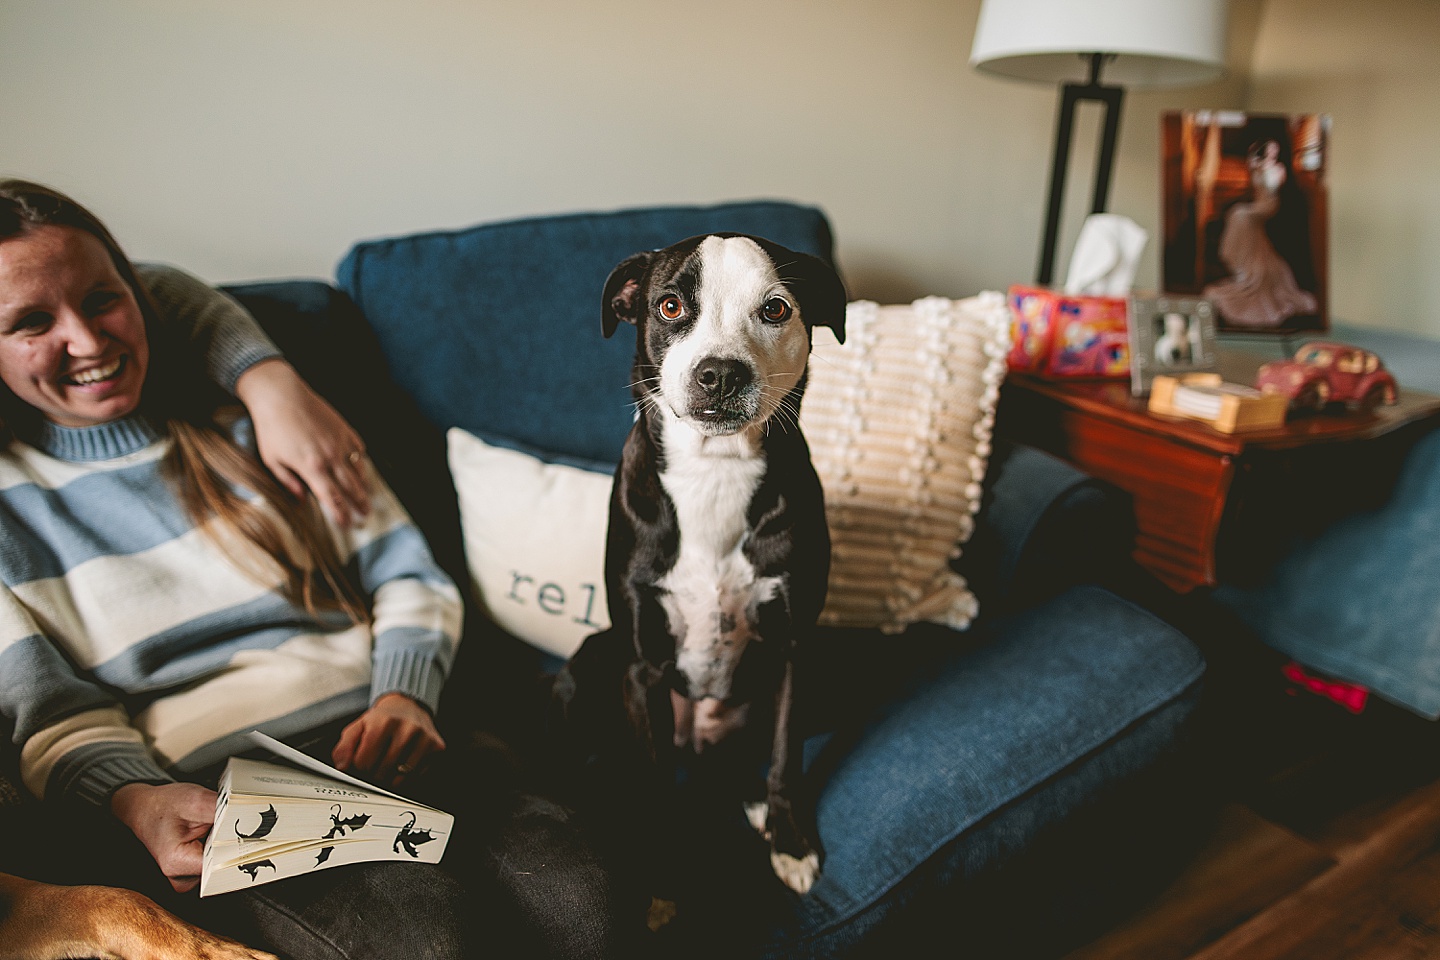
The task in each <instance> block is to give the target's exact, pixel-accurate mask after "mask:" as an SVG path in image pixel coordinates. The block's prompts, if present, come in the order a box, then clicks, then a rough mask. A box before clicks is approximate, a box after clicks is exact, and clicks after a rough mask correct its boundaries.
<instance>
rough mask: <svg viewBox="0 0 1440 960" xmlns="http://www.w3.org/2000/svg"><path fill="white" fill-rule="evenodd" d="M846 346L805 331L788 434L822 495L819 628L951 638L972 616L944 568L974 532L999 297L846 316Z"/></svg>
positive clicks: (996, 362)
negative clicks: (825, 537) (803, 364)
mask: <svg viewBox="0 0 1440 960" xmlns="http://www.w3.org/2000/svg"><path fill="white" fill-rule="evenodd" d="M845 334H846V339H845V344H844V345H843V346H841V345H839V344H837V343H836V342H835V340H834V337H833V336H832V335H831V334H830V331H829V330H828V329H826V328H824V327H819V328H816V330H815V346H814V350H813V352H812V353H811V356H810V386H809V389H808V390H807V391H806V394H805V400H804V403H803V405H802V406H801V408H800V422H801V425H802V426H803V427H804V429H805V438H806V440H807V441H809V444H810V452H811V457H812V459H813V460H814V462H815V469H816V471H817V472H818V473H819V474H820V481H821V483H822V484H823V485H824V488H825V510H826V516H827V518H828V520H829V522H830V538H831V562H830V590H829V594H828V596H827V599H826V602H825V610H824V612H823V613H822V614H821V616H820V622H821V623H823V624H826V625H832V626H845V627H879V628H880V629H881V630H883V631H885V632H887V633H898V632H899V631H901V630H904V629H905V627H906V626H907V625H908V624H910V623H914V622H916V621H921V620H930V621H935V622H938V623H943V624H946V625H948V626H951V627H954V628H956V629H962V628H964V627H966V626H968V625H969V624H970V621H971V620H972V619H974V617H975V614H976V613H977V611H978V605H977V603H976V600H975V596H974V594H972V593H971V592H970V590H969V588H968V587H967V586H966V584H965V580H964V578H963V577H961V576H960V575H959V574H956V573H955V572H954V571H952V570H951V569H950V561H951V560H953V559H955V558H956V557H958V556H959V555H960V545H961V544H963V543H964V542H965V541H966V540H968V539H969V537H970V534H971V532H972V530H973V529H974V519H973V518H974V515H975V512H976V511H977V510H978V509H979V507H980V494H981V483H982V482H983V481H984V479H985V468H986V465H987V463H988V460H989V456H990V436H991V429H992V427H993V425H994V422H995V403H996V400H997V399H998V397H999V391H1000V383H1001V381H1002V380H1003V378H1004V376H1005V355H1006V353H1007V352H1008V350H1009V343H1010V317H1009V313H1008V311H1007V309H1006V306H1005V298H1004V296H1003V295H1002V294H1000V293H997V292H987V293H982V294H980V295H979V296H976V297H970V298H968V299H965V300H947V299H944V298H941V297H928V298H926V299H924V300H917V301H915V302H914V303H913V304H910V305H908V306H903V305H902V306H884V307H882V306H879V305H877V304H875V303H871V302H868V301H859V302H855V303H852V304H850V306H849V309H848V311H847V313H846V317H845Z"/></svg>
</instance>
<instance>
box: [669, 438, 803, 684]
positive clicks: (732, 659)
mask: <svg viewBox="0 0 1440 960" xmlns="http://www.w3.org/2000/svg"><path fill="white" fill-rule="evenodd" d="M764 472H765V460H764V458H762V457H759V456H720V457H711V456H703V455H699V456H680V457H675V458H673V459H672V461H671V463H670V464H669V465H668V466H667V468H666V470H665V471H664V472H663V473H661V474H660V481H661V483H662V484H663V485H664V487H665V492H666V493H668V494H669V495H670V499H671V501H672V502H673V503H674V504H675V511H676V514H677V518H676V519H677V520H678V521H679V528H680V550H679V553H678V555H677V556H676V559H675V565H674V566H673V567H671V568H670V571H669V572H668V573H667V574H666V575H665V576H664V577H662V578H661V580H660V582H659V584H658V586H659V587H660V589H661V591H662V592H661V598H660V602H661V605H662V606H663V607H664V609H665V613H666V616H667V617H668V618H669V621H670V632H671V634H672V635H673V636H674V637H675V639H676V651H675V654H676V667H677V668H678V669H679V670H680V672H681V673H682V674H683V675H684V676H685V679H686V681H687V682H688V684H689V686H690V691H689V693H690V697H691V698H692V699H695V700H699V699H703V698H705V697H716V698H719V699H722V700H723V699H725V698H727V697H729V695H730V687H731V680H732V678H733V675H734V672H735V666H736V664H738V663H739V660H740V655H741V654H743V653H744V652H745V647H746V646H747V645H748V644H749V642H750V640H751V639H752V638H753V637H755V636H756V630H755V626H756V611H757V610H758V609H759V607H760V605H761V604H763V603H765V602H766V601H767V600H770V599H772V598H773V597H774V596H776V594H777V593H778V591H779V589H780V585H781V584H780V578H779V577H757V576H756V574H755V568H754V566H753V565H751V563H750V561H749V560H748V559H747V558H746V557H745V552H744V547H745V542H746V539H747V538H748V536H749V524H748V520H747V513H748V510H749V506H750V499H751V497H752V496H753V495H754V492H755V488H756V486H758V485H759V483H760V478H761V476H762V475H763V474H764Z"/></svg>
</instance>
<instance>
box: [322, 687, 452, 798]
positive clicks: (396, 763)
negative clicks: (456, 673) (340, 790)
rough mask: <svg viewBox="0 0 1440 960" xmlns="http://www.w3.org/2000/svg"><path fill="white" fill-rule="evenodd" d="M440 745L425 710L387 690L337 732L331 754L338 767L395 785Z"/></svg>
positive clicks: (440, 748) (438, 748)
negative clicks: (337, 740) (337, 735)
mask: <svg viewBox="0 0 1440 960" xmlns="http://www.w3.org/2000/svg"><path fill="white" fill-rule="evenodd" d="M444 749H445V741H444V740H443V739H441V737H440V732H439V731H438V730H436V729H435V718H434V717H432V716H430V711H429V710H426V709H425V708H424V707H422V706H420V704H418V703H416V702H415V701H414V700H412V699H411V698H410V697H407V696H405V694H403V693H387V694H385V695H384V696H382V697H381V698H380V699H378V700H376V701H375V703H374V705H373V706H371V707H370V709H369V710H366V711H365V712H364V713H362V714H361V715H360V716H359V717H357V718H356V719H355V721H354V722H353V723H351V724H350V725H349V726H347V727H346V728H345V729H344V730H342V731H341V732H340V740H339V742H338V743H336V744H335V750H334V752H333V754H332V755H331V758H332V759H333V760H334V761H335V766H336V767H338V768H339V769H341V770H347V771H350V772H352V773H356V774H359V775H361V776H364V777H368V778H369V779H370V780H372V781H373V782H374V783H377V784H379V785H380V786H386V787H397V786H399V785H400V783H401V782H402V781H403V780H404V779H405V778H406V777H407V776H410V775H412V774H414V773H415V772H416V771H418V770H419V769H420V766H421V764H423V763H424V762H425V759H426V758H427V757H429V756H430V755H431V754H432V753H439V752H440V751H441V750H444Z"/></svg>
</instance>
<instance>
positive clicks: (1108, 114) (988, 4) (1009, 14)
mask: <svg viewBox="0 0 1440 960" xmlns="http://www.w3.org/2000/svg"><path fill="white" fill-rule="evenodd" d="M1224 62H1225V0H984V3H983V5H982V6H981V8H980V19H979V21H978V23H977V24H976V26H975V43H974V45H973V46H972V48H971V50H970V64H971V65H972V66H974V67H976V68H977V69H979V70H983V71H985V72H987V73H993V74H996V75H998V76H1002V77H1010V78H1012V79H1017V80H1033V81H1039V82H1042V83H1060V84H1063V85H1062V86H1061V88H1060V105H1059V110H1058V116H1057V118H1056V125H1055V155H1054V159H1053V160H1052V161H1051V165H1050V195H1049V199H1048V200H1047V202H1046V214H1045V239H1044V242H1043V243H1042V245H1041V247H1040V268H1039V270H1038V272H1037V277H1036V280H1037V282H1038V283H1040V284H1042V285H1044V284H1049V283H1050V281H1051V279H1052V277H1053V275H1054V271H1055V244H1056V241H1057V239H1058V235H1059V231H1060V206H1061V200H1062V199H1063V196H1064V193H1065V168H1066V165H1067V164H1068V162H1069V158H1070V140H1071V132H1072V128H1073V125H1074V121H1075V107H1076V105H1077V104H1078V103H1079V102H1080V101H1081V100H1096V101H1099V102H1101V103H1103V104H1105V129H1104V133H1103V134H1102V136H1101V139H1100V155H1099V160H1098V162H1097V164H1096V170H1095V193H1094V198H1093V201H1092V203H1091V212H1092V213H1103V212H1104V211H1105V203H1106V200H1107V198H1108V195H1109V193H1110V174H1111V167H1112V164H1113V162H1114V159H1115V142H1116V140H1117V138H1118V136H1119V133H1120V106H1121V102H1122V99H1123V97H1124V87H1127V86H1128V87H1137V88H1143V87H1172V86H1186V85H1189V84H1197V83H1205V82H1206V81H1209V80H1213V79H1215V78H1216V77H1218V76H1219V75H1220V73H1221V70H1222V69H1223V67H1224ZM1102 71H1103V72H1104V73H1105V74H1106V79H1108V80H1110V81H1111V84H1115V85H1110V84H1104V83H1101V81H1100V76H1101V72H1102ZM1082 78H1083V79H1084V82H1083V83H1081V82H1079V81H1080V80H1081V79H1082Z"/></svg>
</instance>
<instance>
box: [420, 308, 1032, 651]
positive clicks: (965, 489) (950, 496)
mask: <svg viewBox="0 0 1440 960" xmlns="http://www.w3.org/2000/svg"><path fill="white" fill-rule="evenodd" d="M845 325H846V342H845V344H844V345H843V346H842V345H840V344H838V343H836V342H835V340H834V338H833V336H831V335H830V332H829V330H828V329H825V328H817V329H816V331H815V344H814V349H813V352H812V353H811V358H810V382H809V387H808V389H807V390H806V394H805V400H804V404H803V405H802V407H801V411H800V419H801V424H802V426H803V427H804V429H805V436H806V439H807V440H808V441H809V444H810V452H811V456H812V458H813V460H814V462H815V468H816V471H817V472H818V473H819V474H820V481H821V483H822V484H823V486H824V488H825V507H826V515H827V517H828V519H829V523H830V536H831V569H830V589H829V595H828V598H827V600H826V605H825V610H824V612H823V613H822V614H821V623H823V624H827V625H834V626H846V627H878V628H880V629H881V630H884V631H887V632H899V631H901V630H903V629H904V628H905V627H906V626H907V625H909V624H910V623H913V622H916V621H920V620H932V621H936V622H939V623H944V624H947V625H949V626H951V627H955V628H957V629H959V628H963V627H965V626H967V625H968V624H969V622H970V621H971V619H973V617H974V616H975V613H976V610H977V604H976V600H975V597H974V595H973V594H971V592H970V591H969V589H968V587H967V586H966V584H965V581H964V580H963V579H962V578H961V577H960V576H959V575H957V574H956V573H954V571H953V570H952V569H951V567H950V562H951V561H952V560H953V559H954V558H956V557H958V556H959V550H960V547H961V545H963V544H964V542H965V541H966V540H967V539H968V538H969V536H970V533H971V530H972V529H973V517H974V514H975V512H976V510H977V509H978V508H979V504H980V495H981V484H982V482H983V480H984V477H985V468H986V465H987V462H988V458H989V455H990V432H991V428H992V426H993V424H994V416H995V402H996V399H997V398H998V396H999V388H1000V382H1001V379H1002V378H1003V376H1004V373H1005V355H1006V352H1007V350H1008V347H1009V329H1010V321H1009V314H1008V311H1007V310H1006V307H1005V300H1004V297H1003V296H1001V295H1000V294H998V293H984V294H981V295H980V296H977V297H971V298H969V299H966V300H947V299H943V298H940V297H930V298H927V299H924V300H918V301H916V302H915V303H913V304H909V305H900V306H880V305H878V304H875V303H871V302H868V301H859V302H856V303H852V304H850V306H849V309H848V311H847V314H846V320H845ZM448 441H449V458H450V469H451V473H452V475H453V477H454V480H455V487H456V490H457V492H458V494H459V500H460V514H461V526H462V530H463V534H464V541H465V553H466V558H467V562H468V565H469V568H470V574H471V580H472V583H473V585H474V587H475V589H476V592H477V595H478V597H479V599H480V601H481V602H482V604H483V605H484V607H485V609H486V611H487V612H488V613H489V615H490V616H491V617H492V618H493V619H494V620H495V621H496V623H497V624H499V625H500V626H501V627H503V628H504V629H506V630H507V631H509V632H510V633H513V634H514V635H516V636H517V637H520V638H521V639H523V640H526V641H528V642H529V643H531V644H533V645H535V646H537V647H540V648H541V649H544V650H546V651H549V652H550V653H553V654H556V655H557V656H561V657H568V656H569V655H570V654H571V653H573V652H574V650H575V649H576V648H577V647H578V646H579V645H580V642H581V641H582V640H584V639H585V637H586V636H588V635H589V634H590V633H593V632H594V631H596V630H598V629H601V628H603V627H604V626H607V625H608V619H609V618H608V616H607V607H606V600H605V586H604V582H605V581H604V556H605V531H606V526H607V524H608V521H609V496H610V484H611V474H610V473H609V472H600V471H598V470H584V469H580V468H577V467H575V466H570V465H566V464H558V463H545V462H543V461H541V460H539V459H537V458H535V457H533V456H530V455H528V454H525V453H520V452H518V451H515V450H509V449H503V448H500V447H495V446H492V445H490V444H486V443H485V442H484V441H482V440H480V439H478V438H476V437H474V436H471V435H470V434H468V433H465V432H464V431H462V430H459V429H452V430H451V431H450V433H449V437H448Z"/></svg>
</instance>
